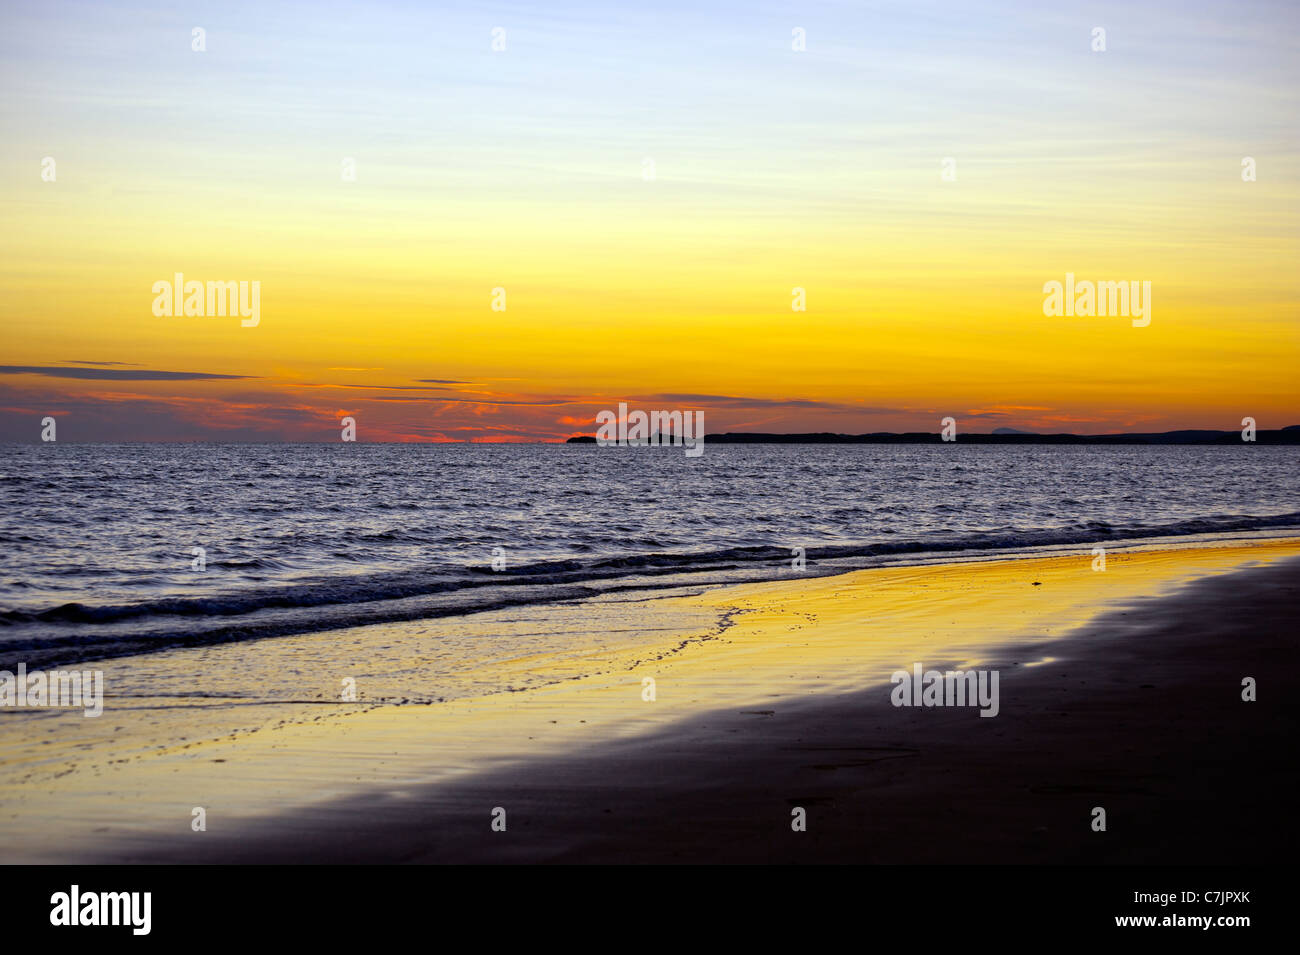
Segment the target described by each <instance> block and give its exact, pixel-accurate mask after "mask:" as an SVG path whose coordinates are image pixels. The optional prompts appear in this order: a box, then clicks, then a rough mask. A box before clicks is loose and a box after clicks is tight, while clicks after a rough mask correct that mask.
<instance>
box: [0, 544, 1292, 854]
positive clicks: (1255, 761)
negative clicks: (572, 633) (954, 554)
mask: <svg viewBox="0 0 1300 955" xmlns="http://www.w3.org/2000/svg"><path fill="white" fill-rule="evenodd" d="M1297 555H1300V542H1297V541H1294V540H1292V541H1279V542H1267V543H1253V544H1244V545H1234V546H1226V547H1218V548H1207V547H1201V548H1196V549H1194V550H1167V551H1151V552H1136V553H1128V554H1112V555H1111V556H1110V558H1109V560H1108V565H1107V569H1106V571H1105V572H1104V573H1096V572H1094V571H1092V569H1091V561H1092V558H1091V555H1090V554H1082V555H1079V556H1077V557H1055V558H1049V559H1028V560H1004V561H992V562H985V563H971V564H957V565H939V566H931V567H911V568H889V569H884V570H876V571H862V572H857V573H853V574H846V575H843V576H838V577H827V578H818V579H811V580H796V579H792V580H790V581H788V582H786V581H782V582H776V583H768V584H753V585H742V586H736V587H727V588H720V589H718V590H713V591H708V592H706V593H702V594H697V595H674V596H665V597H657V598H653V599H649V600H646V599H637V600H626V601H609V602H605V603H603V604H602V603H601V602H596V603H594V604H582V605H570V606H566V607H562V608H561V607H557V608H553V609H554V613H555V614H556V615H558V618H560V619H562V620H563V622H564V625H565V626H572V627H577V628H579V629H581V630H582V632H584V633H588V632H590V631H591V629H592V628H597V629H598V628H599V627H600V626H601V625H602V623H603V624H605V625H606V626H608V625H610V624H612V623H626V624H629V625H630V626H639V627H642V628H649V631H648V632H647V633H643V634H642V636H644V637H645V638H646V639H645V640H625V641H619V642H617V643H616V645H610V646H607V647H605V649H603V650H600V651H599V652H600V653H601V654H603V656H602V657H601V659H600V661H599V662H600V663H601V671H600V672H599V673H597V674H595V675H589V676H581V677H577V678H563V679H559V680H558V681H556V682H549V683H547V682H543V684H542V685H540V686H535V687H532V688H528V689H524V690H521V691H520V692H514V693H511V692H506V693H495V694H491V695H486V696H467V697H463V698H459V699H455V700H451V701H448V702H445V703H437V704H434V705H430V706H414V707H413V706H378V707H374V708H370V709H365V708H358V707H357V706H356V705H353V706H351V707H347V708H343V707H329V708H328V710H327V712H326V713H325V714H324V715H320V713H319V712H318V713H317V716H316V717H315V718H308V719H306V721H303V718H302V717H301V716H298V717H295V719H294V720H291V721H289V722H283V723H278V722H277V723H273V724H268V725H266V726H262V727H260V728H258V729H256V730H253V731H240V732H236V733H233V734H230V735H222V736H220V737H216V736H215V734H214V735H213V736H212V737H210V738H201V736H200V738H191V739H189V740H187V741H186V742H185V743H184V744H183V745H182V744H180V743H176V744H175V745H169V746H165V747H161V748H160V747H150V748H145V749H140V748H139V747H136V749H137V750H138V751H132V752H131V753H130V754H128V755H122V756H118V757H114V758H110V754H111V753H112V750H111V748H108V749H105V748H104V744H103V742H102V741H101V742H100V743H99V744H97V745H96V746H92V747H90V749H89V752H90V753H91V754H92V755H91V756H90V757H89V758H85V759H82V760H81V761H74V762H73V764H72V765H73V768H72V769H70V770H68V771H66V772H64V773H63V775H59V776H52V775H47V776H40V775H39V774H36V775H33V773H32V765H31V762H30V759H28V760H27V761H26V762H24V761H23V760H22V759H17V760H7V761H6V763H5V764H4V765H5V770H4V772H5V775H4V777H3V781H2V782H0V793H3V795H4V800H3V804H2V805H0V837H3V838H2V840H0V844H3V845H5V846H6V849H5V851H4V857H5V859H6V860H7V861H32V860H36V861H87V862H90V861H140V862H147V861H157V862H164V861H181V862H217V861H230V862H296V861H313V862H381V861H410V862H474V861H483V862H512V861H561V862H563V861H582V862H587V861H592V862H596V861H600V862H636V861H699V862H716V861H754V862H757V861H791V862H797V861H804V862H815V861H825V862H890V863H892V862H955V863H962V862H1036V863H1043V862H1047V863H1051V862H1080V861H1082V862H1092V861H1095V862H1162V863H1177V862H1183V861H1195V862H1198V863H1206V862H1251V861H1268V860H1272V859H1279V860H1280V859H1281V858H1284V857H1286V856H1287V855H1288V854H1289V853H1290V852H1291V851H1292V850H1293V849H1294V843H1295V839H1294V827H1292V826H1290V825H1288V824H1287V823H1286V820H1287V814H1286V812H1285V811H1284V809H1283V803H1284V802H1285V803H1287V804H1288V806H1289V803H1290V802H1291V801H1292V800H1291V798H1290V797H1291V794H1292V793H1293V791H1294V784H1295V782H1296V779H1295V768H1294V759H1293V758H1292V756H1291V753H1292V751H1293V741H1294V731H1295V729H1296V714H1297V711H1296V708H1295V706H1294V705H1293V704H1290V703H1289V702H1288V701H1287V697H1286V691H1285V689H1284V688H1283V684H1282V681H1283V680H1284V679H1285V676H1284V675H1285V674H1288V673H1290V672H1292V671H1291V669H1290V668H1289V665H1294V663H1295V662H1296V659H1295V657H1296V651H1295V639H1294V636H1293V633H1294V631H1295V627H1294V615H1295V608H1296V606H1297V602H1296V598H1297V589H1298V580H1300V560H1298V559H1297ZM533 612H534V613H536V611H535V610H534V611H533ZM668 619H672V620H674V621H675V623H674V627H673V628H672V630H673V632H672V633H671V636H670V637H669V635H667V634H665V633H663V632H657V631H654V630H653V625H652V624H650V623H647V622H646V621H647V620H649V621H655V620H668ZM637 621H640V622H639V623H638V622H637ZM480 622H481V623H483V624H484V625H485V626H489V627H490V626H492V623H491V621H480ZM497 623H498V624H500V623H501V621H498V622H497ZM696 623H698V626H696V625H695V624H696ZM534 625H536V621H534ZM400 637H401V635H400V633H398V634H393V633H390V634H388V639H390V640H391V639H399V640H400ZM290 645H291V644H290ZM286 646H288V645H286ZM187 652H193V651H187ZM208 652H209V653H210V652H211V651H208ZM244 652H248V651H247V648H245V650H244ZM593 652H597V651H593ZM177 657H178V659H186V658H184V656H183V654H178V655H177ZM210 659H211V658H210ZM917 662H919V663H922V664H923V665H924V667H925V668H926V669H940V670H942V669H949V668H963V669H967V668H971V667H979V668H990V669H997V670H998V672H999V674H1000V678H1001V679H1000V712H999V715H998V716H997V717H994V718H981V717H980V716H979V715H978V710H976V709H974V708H915V709H909V708H896V707H894V706H892V705H891V704H890V690H891V687H890V686H889V684H888V680H889V675H890V673H891V672H893V671H894V670H897V669H910V668H911V666H912V664H913V663H917ZM155 665H157V663H156V661H155ZM229 665H231V666H233V665H236V662H235V660H234V659H233V658H232V659H231V661H229ZM510 665H511V666H525V664H522V663H520V661H512V662H511V663H510ZM547 666H548V661H547V660H546V659H538V660H534V661H528V662H527V664H526V668H527V669H529V672H531V673H533V674H536V673H539V672H544V671H545V668H546V667H547ZM565 666H567V667H570V668H573V667H574V666H575V662H574V661H573V660H569V661H567V662H566V664H565ZM579 669H582V668H579ZM587 669H589V668H587ZM1245 676H1253V677H1255V678H1256V679H1258V680H1259V681H1260V688H1259V694H1260V699H1259V701H1258V702H1254V703H1246V702H1243V701H1242V700H1241V679H1242V678H1243V677H1245ZM646 677H650V678H653V679H654V680H655V694H654V696H655V699H654V700H653V701H652V702H651V701H648V700H646V699H644V695H645V686H644V684H643V680H644V679H645V678H646ZM111 685H112V684H111V682H110V686H111ZM118 715H119V716H120V717H121V719H126V720H128V722H129V720H130V717H128V716H124V715H122V714H118ZM109 718H110V716H109V715H107V714H106V716H105V717H104V719H109ZM119 722H120V720H119ZM200 729H201V726H200ZM124 736H125V737H129V736H130V734H129V733H124ZM55 745H59V744H57V743H56V744H55ZM133 745H134V744H133ZM115 758H116V759H121V760H122V761H121V762H116V761H114V759H115ZM53 762H54V763H55V764H57V765H62V764H61V763H58V761H57V760H54V761H53ZM19 770H26V771H28V774H29V775H28V778H26V779H21V778H17V773H18V771H19ZM195 806H202V807H204V808H205V809H206V811H207V822H208V827H207V831H205V832H194V831H192V830H191V827H190V819H191V809H192V807H195ZM1096 806H1101V807H1103V808H1105V810H1106V813H1107V831H1106V832H1094V831H1093V830H1092V828H1091V822H1092V818H1093V816H1092V810H1093V808H1094V807H1096ZM496 807H500V808H502V809H504V810H505V817H506V831H504V832H498V831H493V829H492V826H491V822H492V816H493V810H494V808H496ZM796 808H802V809H804V810H805V811H806V815H807V831H805V832H795V831H792V828H791V819H792V816H791V813H792V810H794V809H796ZM1279 827H1281V828H1279Z"/></svg>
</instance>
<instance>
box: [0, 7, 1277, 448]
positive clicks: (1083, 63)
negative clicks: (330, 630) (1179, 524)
mask: <svg viewBox="0 0 1300 955" xmlns="http://www.w3.org/2000/svg"><path fill="white" fill-rule="evenodd" d="M1298 25H1300V6H1297V5H1296V4H1294V3H1289V2H1276V3H1274V2H1266V3H1257V2H1245V3H1203V2H1196V0H1193V2H1177V3H1175V2H1160V3H1150V2H1145V0H1138V2H1125V3H1083V4H1080V3H1072V2H1062V3H1052V4H1045V3H1036V2H1017V3H981V2H925V0H921V2H907V3H865V4H864V3H852V4H850V3H782V4H768V3H757V4H754V3H719V2H713V0H699V2H692V3H682V2H679V0H667V2H664V3H658V4H653V5H646V4H634V5H623V4H617V5H616V4H594V3H558V4H551V3H531V2H530V3H527V4H522V3H521V4H516V5H507V4H494V3H474V4H470V3H451V4H443V3H382V2H381V3H364V4H363V3H355V4H352V3H329V2H324V3H320V2H312V3H284V2H273V0H262V2H257V3H239V2H235V3H189V4H187V3H167V4H164V3H160V2H156V3H139V2H133V0H126V2H115V3H113V4H111V5H109V4H103V3H98V2H85V3H71V2H63V0H46V2H42V3H39V4H27V3H16V2H13V0H0V132H2V135H0V440H4V441H38V440H40V435H41V431H42V425H41V421H42V419H43V418H44V417H46V416H52V417H54V418H55V419H56V420H57V421H58V438H59V440H70V441H171V440H177V441H195V440H231V441H247V440H254V441H334V440H338V439H339V435H340V419H341V418H342V417H344V416H351V417H353V418H354V419H355V421H356V432H357V439H358V440H361V441H560V440H564V439H565V438H567V437H569V436H570V435H574V434H579V433H588V434H589V433H593V432H594V430H595V416H596V414H597V413H598V412H599V411H601V410H604V409H617V408H618V405H619V403H620V402H627V403H628V405H629V406H630V408H632V409H645V410H674V409H681V410H703V411H704V412H705V416H706V427H707V430H708V431H710V432H721V431H784V432H790V431H814V430H815V431H840V432H851V433H861V432H871V431H904V430H922V431H937V430H939V427H940V424H939V420H940V418H941V417H944V416H949V415H951V416H953V417H955V418H956V419H957V421H958V422H959V429H965V430H969V431H988V430H992V429H993V428H996V427H1013V428H1020V429H1025V430H1036V431H1074V432H1082V433H1105V432H1111V431H1126V430H1127V431H1134V430H1136V431H1160V430H1171V429H1175V428H1184V427H1194V428H1223V429H1225V430H1228V429H1235V428H1239V427H1240V426H1241V419H1242V418H1243V417H1244V416H1251V417H1254V418H1255V419H1256V421H1257V422H1258V426H1259V427H1260V428H1275V427H1283V426H1287V425H1292V424H1300V397H1298V395H1297V381H1300V375H1297V371H1298V370H1300V269H1297V262H1300V254H1298V253H1300V168H1298V167H1297V158H1298V156H1300V148H1298V147H1300V133H1298V132H1297V119H1298V118H1300V101H1298V100H1300V94H1298V90H1300V84H1298V83H1297V79H1300V76H1298V74H1300V32H1298V31H1297V29H1296V28H1297V26H1298ZM1098 27H1101V28H1103V29H1104V30H1105V49H1104V51H1098V50H1094V49H1093V46H1094V44H1095V40H1094V30H1095V28H1098ZM195 28H201V29H202V30H203V31H204V34H203V46H204V49H203V50H201V51H198V50H195V49H194V48H193V46H194V44H195V39H194V33H193V31H194V29H195ZM796 30H801V31H802V36H803V38H804V45H805V47H806V48H805V49H803V50H796V49H794V46H796V45H797V44H796V33H795V31H796ZM494 42H495V45H496V46H498V47H500V46H502V45H504V49H494V48H493V47H494ZM1245 157H1251V158H1252V159H1253V160H1254V161H1255V176H1256V178H1255V181H1250V182H1247V181H1243V178H1242V163H1243V159H1244V158H1245ZM945 159H951V160H952V161H953V162H952V163H951V164H950V165H949V166H948V167H947V168H948V169H949V170H950V172H951V174H952V175H951V176H950V178H945V176H944V171H945V165H944V160H945ZM50 160H52V161H53V162H52V164H51V163H50ZM345 161H349V162H351V164H352V169H353V170H354V171H355V176H354V178H347V177H346V176H345V174H344V165H345ZM51 171H52V176H51V175H50V172H51ZM176 273H182V274H183V275H184V276H185V279H186V280H197V281H201V282H206V281H246V282H250V283H251V282H254V281H256V282H257V283H258V287H259V289H260V308H259V315H258V322H257V324H256V326H254V327H245V326H244V325H243V324H241V321H240V319H239V318H238V317H231V316H229V315H226V316H213V315H202V316H195V315H190V316H185V315H162V316H160V315H156V314H155V309H154V301H155V298H156V295H155V292H154V284H155V283H156V282H159V281H164V280H165V281H171V280H172V279H173V276H174V275H175V274H176ZM1067 273H1071V274H1073V275H1074V276H1075V277H1076V279H1077V280H1078V281H1083V280H1092V281H1112V280H1113V281H1137V282H1150V283H1151V315H1150V318H1151V321H1150V324H1148V325H1146V326H1144V327H1137V326H1135V325H1134V324H1133V322H1132V321H1131V320H1130V319H1129V318H1128V317H1125V316H1113V315H1112V316H1079V315H1071V316H1062V315H1051V316H1049V315H1045V314H1044V308H1043V302H1044V298H1045V295H1044V285H1045V283H1048V282H1050V281H1053V280H1055V281H1061V282H1064V280H1065V276H1066V274H1067ZM795 289H802V290H803V300H804V303H805V305H806V308H805V309H804V310H798V311H797V310H794V309H793V308H792V303H794V302H795V295H796V293H795V292H794V291H793V290H795ZM494 290H504V294H502V293H501V292H499V291H494ZM494 305H495V306H497V307H496V308H494ZM502 305H504V309H503V310H502V309H501V306H502Z"/></svg>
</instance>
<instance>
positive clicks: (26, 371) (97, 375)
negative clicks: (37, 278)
mask: <svg viewBox="0 0 1300 955" xmlns="http://www.w3.org/2000/svg"><path fill="white" fill-rule="evenodd" d="M0 375H42V376H44V377H46V378H84V379H88V380H93V381H209V380H226V381H238V380H247V379H249V378H250V377H251V376H249V375H219V374H216V373H215V372H210V371H148V370H145V369H140V370H139V371H132V370H126V369H119V368H68V367H64V366H62V365H0Z"/></svg>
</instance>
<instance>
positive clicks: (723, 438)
mask: <svg viewBox="0 0 1300 955" xmlns="http://www.w3.org/2000/svg"><path fill="white" fill-rule="evenodd" d="M942 442H943V439H942V437H941V436H940V435H939V433H938V432H934V433H930V432H925V431H906V432H901V433H899V432H892V431H876V432H873V433H871V434H835V433H834V432H830V431H809V432H803V433H798V434H770V433H766V432H760V431H728V432H725V433H723V434H709V435H706V436H705V438H704V443H705V444H941V443H942ZM565 443H566V444H595V443H596V439H595V437H593V436H592V435H587V434H583V435H575V436H574V437H572V438H569V439H568V441H566V442H565ZM956 443H958V444H1205V445H1209V444H1247V443H1250V442H1246V441H1243V440H1242V433H1241V431H1240V430H1234V431H1210V430H1203V429H1201V430H1186V431H1160V432H1152V433H1139V432H1134V433H1121V434H1064V433H1062V434H1037V433H1035V432H1032V431H1017V430H1015V429H1014V428H996V429H995V430H993V431H992V432H990V433H984V434H981V433H977V432H973V431H966V432H962V433H960V434H958V436H957V442H956ZM1254 443H1255V444H1272V445H1300V425H1290V426H1288V427H1285V428H1280V429H1278V430H1273V431H1269V430H1259V431H1256V432H1255V441H1254Z"/></svg>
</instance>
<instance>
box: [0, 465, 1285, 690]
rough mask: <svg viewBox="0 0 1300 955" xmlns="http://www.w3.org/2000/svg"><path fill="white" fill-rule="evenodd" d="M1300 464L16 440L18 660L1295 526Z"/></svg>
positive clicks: (0, 590) (12, 595) (4, 554)
mask: <svg viewBox="0 0 1300 955" xmlns="http://www.w3.org/2000/svg"><path fill="white" fill-rule="evenodd" d="M1298 464H1300V448H1288V447H1256V446H1247V445H1243V446H1242V447H1235V446H1234V447H1069V446H1023V445H1022V446H1015V447H978V446H973V445H962V444H961V443H960V442H958V443H956V444H951V445H902V446H886V445H848V446H832V445H759V446H723V445H715V446H710V447H708V448H707V449H706V452H705V453H704V455H703V456H702V457H696V458H688V457H686V456H685V455H684V454H683V453H682V450H681V449H680V448H676V449H674V448H601V447H596V446H592V445H434V444H428V445H380V444H342V443H340V444H337V445H324V444H304V445H233V444H232V445H218V444H179V445H178V444H171V445H67V444H62V445H58V444H46V445H18V444H9V445H4V446H0V543H2V544H3V546H2V547H0V666H8V667H9V668H12V666H13V665H15V664H16V663H17V662H18V661H19V660H22V661H25V662H27V664H28V665H29V666H39V665H44V666H51V665H58V664H62V663H68V662H74V661H83V660H93V659H99V658H107V657H114V656H122V655H127V654H138V653H146V652H150V651H153V650H158V649H163V648H168V647H175V646H195V645H211V644H218V643H226V642H232V641H256V640H259V639H264V638H267V637H274V636H280V635H286V634H293V633H307V632H318V631H321V630H329V629H334V628H341V627H347V626H354V625H359V624H365V623H375V622H383V621H395V620H418V619H424V618H430V619H432V618H438V617H445V616H447V615H452V614H462V613H467V612H472V611H474V610H476V609H485V608H492V607H500V606H506V605H511V604H517V605H527V604H540V603H546V602H553V601H556V600H571V599H575V598H580V597H582V596H585V595H589V594H594V593H600V592H607V591H609V590H612V589H620V588H656V587H658V588H663V587H669V586H681V585H683V584H711V583H717V582H724V581H728V580H747V579H756V578H763V577H777V576H787V577H788V576H789V573H790V561H791V555H792V548H796V547H798V548H803V550H804V553H805V554H806V557H807V561H808V572H809V573H828V572H838V571H842V570H845V569H850V568H854V567H867V566H872V565H876V564H881V563H886V562H897V561H900V560H917V561H920V560H931V559H945V558H951V557H954V556H970V555H975V554H979V555H998V554H1003V553H1012V552H1015V553H1020V552H1027V551H1033V550H1034V549H1041V548H1052V547H1055V548H1061V547H1067V546H1069V547H1074V546H1079V547H1083V546H1085V545H1087V546H1090V545H1093V544H1096V543H1106V542H1115V541H1133V540H1144V539H1153V538H1177V537H1186V536H1189V535H1212V536H1232V535H1234V534H1259V533H1271V532H1278V533H1283V532H1286V531H1287V529H1300V468H1298V467H1297V465H1298ZM194 548H202V549H203V558H204V559H203V562H204V566H203V569H202V570H195V569H194V565H195V561H196V556H195V553H194ZM494 556H495V557H496V558H497V566H498V567H499V568H501V569H494V567H493V559H494Z"/></svg>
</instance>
